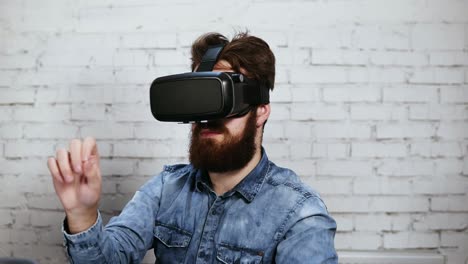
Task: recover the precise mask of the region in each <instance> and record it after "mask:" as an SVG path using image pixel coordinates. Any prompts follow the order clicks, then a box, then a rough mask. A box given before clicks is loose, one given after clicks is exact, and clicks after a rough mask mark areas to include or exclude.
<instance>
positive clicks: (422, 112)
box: [409, 104, 468, 120]
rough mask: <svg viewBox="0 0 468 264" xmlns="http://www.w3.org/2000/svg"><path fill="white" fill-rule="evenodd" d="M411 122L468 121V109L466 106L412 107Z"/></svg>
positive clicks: (430, 105) (410, 110)
mask: <svg viewBox="0 0 468 264" xmlns="http://www.w3.org/2000/svg"><path fill="white" fill-rule="evenodd" d="M409 119H410V120H468V107H466V106H464V105H446V104H443V105H440V104H428V105H411V106H410V107H409Z"/></svg>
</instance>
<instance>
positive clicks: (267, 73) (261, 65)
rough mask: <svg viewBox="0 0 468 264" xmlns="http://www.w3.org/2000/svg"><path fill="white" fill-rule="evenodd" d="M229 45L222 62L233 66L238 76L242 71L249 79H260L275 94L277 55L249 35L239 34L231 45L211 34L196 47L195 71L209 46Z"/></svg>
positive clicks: (194, 53) (220, 36)
mask: <svg viewBox="0 0 468 264" xmlns="http://www.w3.org/2000/svg"><path fill="white" fill-rule="evenodd" d="M218 44H225V46H224V49H223V51H222V52H221V54H220V55H219V59H218V60H225V61H227V62H229V64H231V66H232V69H233V70H234V71H235V72H240V68H243V69H245V70H246V71H247V77H249V78H253V79H256V80H257V81H260V82H261V83H262V84H264V85H266V86H267V87H268V88H270V89H271V90H273V87H274V84H275V55H273V52H272V51H271V49H270V46H268V44H267V43H266V42H265V41H264V40H262V39H260V38H258V37H254V36H251V35H249V33H248V32H241V33H237V34H236V35H235V36H234V37H233V38H232V40H231V41H229V40H228V39H227V38H226V37H225V36H223V35H221V34H219V33H207V34H204V35H202V36H200V37H199V38H198V39H197V40H195V42H194V43H193V44H192V71H194V70H195V68H196V67H197V66H198V65H199V64H200V62H201V59H202V57H203V55H204V54H205V52H206V50H207V49H208V46H210V45H218Z"/></svg>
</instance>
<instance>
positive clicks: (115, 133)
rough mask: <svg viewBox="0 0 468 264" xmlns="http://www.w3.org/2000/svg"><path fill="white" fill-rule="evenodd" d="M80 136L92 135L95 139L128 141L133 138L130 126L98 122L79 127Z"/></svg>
mask: <svg viewBox="0 0 468 264" xmlns="http://www.w3.org/2000/svg"><path fill="white" fill-rule="evenodd" d="M81 134H82V135H83V136H86V135H92V136H93V137H95V138H96V139H130V138H133V127H132V126H131V125H130V124H116V123H110V122H99V123H97V124H92V125H85V126H83V127H81Z"/></svg>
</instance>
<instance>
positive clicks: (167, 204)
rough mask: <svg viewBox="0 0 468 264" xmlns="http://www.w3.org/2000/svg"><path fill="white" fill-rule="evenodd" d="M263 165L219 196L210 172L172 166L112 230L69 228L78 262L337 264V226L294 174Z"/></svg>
mask: <svg viewBox="0 0 468 264" xmlns="http://www.w3.org/2000/svg"><path fill="white" fill-rule="evenodd" d="M262 152H263V154H262V159H261V161H260V162H259V164H258V165H257V166H256V167H255V169H254V170H253V171H252V172H250V173H249V174H248V175H247V176H246V177H245V178H244V179H243V180H242V181H241V182H240V183H239V184H238V185H237V186H236V187H234V188H233V189H232V190H231V191H229V192H227V193H225V194H223V195H221V196H218V195H216V193H215V192H214V191H213V190H212V188H211V184H210V180H209V177H208V175H207V173H206V172H203V171H201V170H197V169H194V168H193V167H192V166H191V165H175V166H165V168H164V170H163V172H162V173H161V174H160V175H158V176H157V177H154V178H152V179H151V180H150V181H148V182H147V183H146V184H145V185H143V186H142V187H141V188H140V189H139V190H138V191H137V192H136V193H135V195H134V197H133V198H132V199H131V200H130V202H129V203H128V204H127V205H126V206H125V208H124V209H123V211H122V213H121V214H120V215H119V216H117V217H113V218H112V219H111V220H110V221H109V224H108V225H107V226H106V227H103V225H102V219H101V216H100V215H98V219H97V221H96V223H95V224H94V225H93V226H92V227H90V228H89V229H88V230H86V231H84V232H81V233H78V234H73V235H71V234H68V233H67V232H66V231H65V229H64V231H63V232H64V236H65V244H66V247H67V251H68V254H69V256H70V260H71V261H72V262H73V263H140V262H141V260H142V259H143V257H144V256H145V254H146V252H147V251H148V250H149V249H151V248H154V254H155V255H156V258H157V260H156V263H242V264H244V263H246V264H247V263H337V262H338V260H337V255H336V252H335V248H334V236H335V231H336V223H335V221H334V220H333V218H331V217H330V215H329V214H328V212H327V209H326V207H325V204H324V203H323V201H322V200H321V199H320V197H319V196H318V194H317V193H316V192H314V191H313V190H312V189H310V188H309V187H307V186H305V185H304V184H303V183H302V182H301V181H300V179H299V177H298V176H297V175H296V174H295V173H294V172H293V171H291V170H288V169H284V168H280V167H278V166H276V165H275V164H273V163H272V162H271V161H269V160H268V158H267V155H266V153H265V152H264V151H262Z"/></svg>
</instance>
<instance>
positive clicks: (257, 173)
mask: <svg viewBox="0 0 468 264" xmlns="http://www.w3.org/2000/svg"><path fill="white" fill-rule="evenodd" d="M261 155H262V157H261V159H260V161H259V162H258V164H257V166H255V168H254V169H253V170H252V171H251V172H250V173H249V174H247V176H245V178H244V179H242V181H241V182H239V183H238V184H237V185H236V186H235V187H234V188H233V190H232V191H229V192H227V193H226V194H225V196H228V195H230V194H231V193H233V192H237V193H239V194H240V195H242V196H243V197H244V198H245V199H246V200H247V201H248V202H249V203H250V202H252V201H253V199H254V198H255V196H256V195H257V193H258V192H259V191H260V189H261V187H262V185H263V182H264V181H265V179H266V176H267V174H268V171H269V169H270V162H269V160H268V156H267V154H266V152H265V149H264V148H263V147H262V152H261ZM202 186H204V187H205V188H206V187H207V188H208V189H210V190H211V188H210V186H211V181H210V179H209V176H208V173H206V172H204V171H202V170H198V171H197V173H196V175H195V188H196V189H197V190H198V191H200V192H201V191H202V188H203V187H202Z"/></svg>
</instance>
